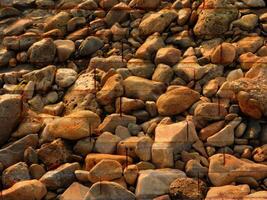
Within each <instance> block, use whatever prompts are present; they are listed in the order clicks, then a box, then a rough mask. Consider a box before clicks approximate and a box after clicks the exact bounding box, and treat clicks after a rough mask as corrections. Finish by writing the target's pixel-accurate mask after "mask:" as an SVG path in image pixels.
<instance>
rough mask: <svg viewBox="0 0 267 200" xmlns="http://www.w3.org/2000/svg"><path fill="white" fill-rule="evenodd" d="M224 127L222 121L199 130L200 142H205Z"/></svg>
mask: <svg viewBox="0 0 267 200" xmlns="http://www.w3.org/2000/svg"><path fill="white" fill-rule="evenodd" d="M224 125H225V122H224V121H218V122H214V123H212V124H210V125H208V126H206V127H205V128H203V129H201V130H200V132H199V138H200V139H201V140H204V141H205V140H207V138H208V137H210V136H212V135H214V134H215V133H217V132H219V131H220V130H221V129H222V128H223V127H224Z"/></svg>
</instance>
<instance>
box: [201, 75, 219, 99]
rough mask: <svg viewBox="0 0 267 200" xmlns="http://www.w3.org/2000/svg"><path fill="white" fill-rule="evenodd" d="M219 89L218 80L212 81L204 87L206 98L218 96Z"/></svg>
mask: <svg viewBox="0 0 267 200" xmlns="http://www.w3.org/2000/svg"><path fill="white" fill-rule="evenodd" d="M218 89H219V81H218V80H217V79H212V80H210V81H209V82H208V83H206V84H205V85H204V86H203V94H204V96H206V97H212V96H213V95H215V94H216V92H217V90H218Z"/></svg>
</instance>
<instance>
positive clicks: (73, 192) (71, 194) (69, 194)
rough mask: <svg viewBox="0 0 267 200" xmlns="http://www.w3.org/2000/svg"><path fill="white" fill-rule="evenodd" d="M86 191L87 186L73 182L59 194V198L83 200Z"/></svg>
mask: <svg viewBox="0 0 267 200" xmlns="http://www.w3.org/2000/svg"><path fill="white" fill-rule="evenodd" d="M88 191H89V188H88V187H85V186H84V185H82V184H80V183H78V182H74V183H72V184H71V185H70V186H69V187H68V189H66V190H65V192H64V193H63V194H62V195H61V197H60V200H73V199H75V200H83V199H84V197H85V195H86V194H87V192H88Z"/></svg>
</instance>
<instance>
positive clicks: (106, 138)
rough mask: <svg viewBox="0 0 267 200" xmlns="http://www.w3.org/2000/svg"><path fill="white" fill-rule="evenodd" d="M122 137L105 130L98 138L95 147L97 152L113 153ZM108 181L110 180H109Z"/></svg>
mask: <svg viewBox="0 0 267 200" xmlns="http://www.w3.org/2000/svg"><path fill="white" fill-rule="evenodd" d="M120 140H121V138H120V137H118V136H116V135H113V134H112V133H110V132H103V133H102V134H101V135H100V136H99V137H98V138H97V140H96V142H95V146H94V149H95V151H96V152H97V153H106V154H113V153H114V152H115V150H116V147H117V143H118V142H119V141H120ZM107 181H108V180H107Z"/></svg>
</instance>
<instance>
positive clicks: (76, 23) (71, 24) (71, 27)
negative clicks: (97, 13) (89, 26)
mask: <svg viewBox="0 0 267 200" xmlns="http://www.w3.org/2000/svg"><path fill="white" fill-rule="evenodd" d="M87 2H93V3H95V2H94V1H92V0H89V1H87ZM84 3H86V1H85V2H84ZM78 7H80V8H81V7H82V4H79V5H78ZM81 9H83V8H81ZM85 24H86V19H85V18H84V17H73V18H72V19H70V20H69V21H68V24H67V30H68V32H73V31H75V30H76V29H77V28H79V27H83V26H84V25H85Z"/></svg>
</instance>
